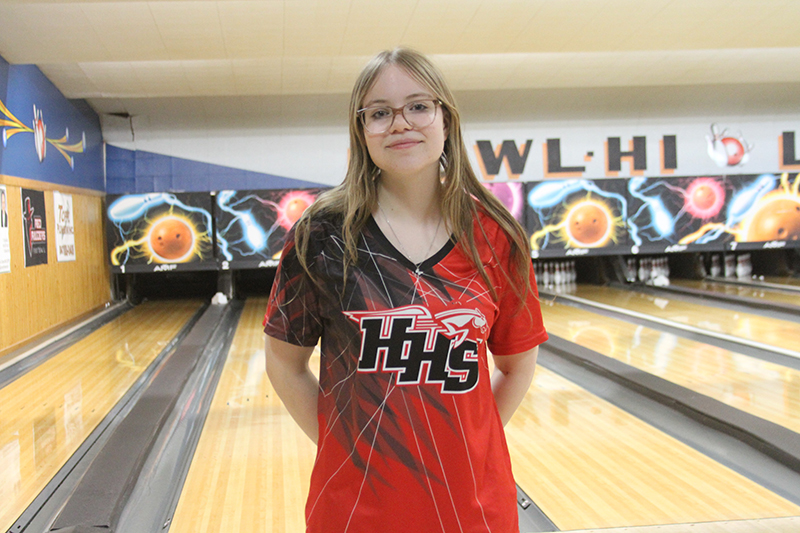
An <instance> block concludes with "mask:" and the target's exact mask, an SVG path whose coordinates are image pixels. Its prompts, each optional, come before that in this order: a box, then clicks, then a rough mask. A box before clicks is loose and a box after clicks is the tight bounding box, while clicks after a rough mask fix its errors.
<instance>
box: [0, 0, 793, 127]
mask: <svg viewBox="0 0 800 533" xmlns="http://www.w3.org/2000/svg"><path fill="white" fill-rule="evenodd" d="M0 24H1V25H2V30H1V31H0V56H2V57H3V58H5V59H6V60H7V61H8V62H10V63H12V64H36V65H38V66H39V68H40V69H41V70H42V72H44V74H45V75H46V76H47V77H48V78H49V79H50V80H51V81H52V82H53V83H54V84H55V85H56V86H57V87H58V88H59V89H60V90H61V91H62V92H63V93H64V94H65V95H66V96H67V97H68V98H85V99H87V101H88V102H89V104H90V105H91V106H92V107H93V108H94V109H95V110H96V111H98V112H99V113H101V114H110V113H119V114H130V115H137V116H141V115H145V116H152V117H155V116H158V117H161V118H160V120H161V121H162V124H164V125H165V126H164V127H168V126H167V125H168V124H173V125H174V124H175V121H183V122H185V123H187V124H189V123H194V124H195V125H197V124H200V125H201V126H202V124H203V123H208V122H214V121H219V120H222V121H225V122H226V123H228V124H232V125H233V124H243V125H245V126H246V125H247V124H248V123H251V122H253V121H254V119H257V120H258V121H261V122H262V123H263V121H265V120H266V121H268V122H269V121H274V123H275V124H276V125H280V124H286V123H289V124H298V123H299V124H302V123H303V122H304V121H305V122H313V121H314V120H322V121H323V122H325V121H326V120H330V121H331V122H333V121H338V120H341V119H342V118H343V117H344V112H345V107H346V105H345V102H346V101H347V95H348V93H349V91H350V89H351V87H352V84H353V81H354V79H355V77H356V75H357V74H358V72H359V70H360V69H361V67H362V66H363V65H364V63H365V62H366V61H367V60H368V58H369V57H370V56H371V55H373V54H374V53H376V52H377V51H380V50H382V49H385V48H390V47H394V46H397V45H401V44H402V45H408V46H411V47H414V48H416V49H418V50H421V51H423V52H425V53H427V54H429V55H431V56H432V57H433V58H434V60H435V61H436V62H437V63H438V64H439V65H440V67H441V68H442V70H443V71H444V72H445V74H446V76H447V78H448V79H449V81H450V83H451V85H452V87H453V89H454V90H455V91H456V92H457V93H458V94H459V98H461V95H463V99H464V102H466V103H467V104H466V106H465V107H466V109H468V110H470V111H471V112H472V113H473V115H474V117H475V119H476V120H489V119H491V118H493V117H500V118H509V117H510V118H513V117H514V116H516V114H517V113H518V112H520V110H521V109H523V110H524V111H525V112H526V116H536V117H541V118H556V117H564V116H565V113H566V114H567V115H569V114H570V113H572V114H579V113H584V114H586V113H588V114H593V115H603V114H604V113H608V114H609V115H612V116H619V114H620V113H621V112H622V111H624V110H629V111H630V112H634V113H638V114H642V113H644V114H648V113H649V114H652V113H658V112H659V111H658V110H659V106H661V107H663V108H664V109H669V110H671V113H673V114H675V113H677V114H680V113H683V112H685V113H696V112H697V109H698V108H699V107H698V106H706V107H704V108H703V109H708V106H710V107H711V108H712V110H713V109H715V108H718V109H720V110H721V111H725V110H728V111H736V110H737V109H738V110H744V111H745V112H746V110H756V111H757V112H764V111H765V110H766V111H767V112H769V111H770V110H772V111H776V110H777V111H781V110H787V109H788V110H792V109H793V110H796V109H800V107H798V105H800V96H798V95H799V94H800V1H798V0H748V1H745V0H391V1H390V0H220V1H200V0H173V1H149V2H144V1H133V0H116V1H114V0H112V1H102V2H101V1H73V0H50V1H48V2H39V1H23V0H16V1H15V0H3V1H2V2H0ZM462 106H464V104H463V103H462ZM631 110H633V111H631ZM623 114H624V113H623ZM550 115H552V116H550ZM254 117H255V118H254Z"/></svg>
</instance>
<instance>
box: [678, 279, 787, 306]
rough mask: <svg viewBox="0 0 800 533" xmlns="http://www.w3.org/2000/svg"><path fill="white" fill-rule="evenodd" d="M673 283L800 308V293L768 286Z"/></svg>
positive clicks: (684, 281)
mask: <svg viewBox="0 0 800 533" xmlns="http://www.w3.org/2000/svg"><path fill="white" fill-rule="evenodd" d="M671 283H672V285H675V286H678V287H686V288H689V289H699V290H703V291H708V292H714V293H718V294H725V295H728V296H742V297H745V298H752V299H754V300H761V301H763V302H765V303H769V302H777V303H781V304H787V305H793V306H795V307H797V308H799V309H800V294H799V293H795V294H789V293H786V292H780V291H777V290H774V289H771V288H768V287H758V286H755V287H753V286H746V285H735V284H732V283H720V282H718V281H704V280H688V279H679V280H673V281H672V282H671Z"/></svg>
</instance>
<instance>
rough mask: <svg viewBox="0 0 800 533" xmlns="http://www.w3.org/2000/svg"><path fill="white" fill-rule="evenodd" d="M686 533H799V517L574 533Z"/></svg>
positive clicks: (584, 530)
mask: <svg viewBox="0 0 800 533" xmlns="http://www.w3.org/2000/svg"><path fill="white" fill-rule="evenodd" d="M687 531H690V532H691V533H797V532H798V531H800V517H797V516H792V517H789V518H762V519H760V520H736V521H725V522H704V523H698V524H675V525H670V526H643V527H621V528H613V529H582V530H581V531H576V532H575V533H687Z"/></svg>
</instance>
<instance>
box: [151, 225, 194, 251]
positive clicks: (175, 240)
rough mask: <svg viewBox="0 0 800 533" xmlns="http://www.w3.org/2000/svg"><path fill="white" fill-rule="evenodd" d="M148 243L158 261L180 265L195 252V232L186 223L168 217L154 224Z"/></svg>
mask: <svg viewBox="0 0 800 533" xmlns="http://www.w3.org/2000/svg"><path fill="white" fill-rule="evenodd" d="M148 242H149V244H150V249H151V250H152V252H153V255H154V256H155V258H156V259H158V260H160V261H163V262H166V263H180V262H182V261H185V260H186V259H188V258H189V256H190V255H191V253H192V251H193V250H194V232H193V231H192V228H190V227H189V224H187V223H186V221H184V220H181V219H180V218H178V217H174V216H168V217H164V218H162V219H160V220H159V221H157V222H155V223H154V224H153V227H152V228H151V229H150V238H149V239H148Z"/></svg>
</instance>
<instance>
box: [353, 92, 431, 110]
mask: <svg viewBox="0 0 800 533" xmlns="http://www.w3.org/2000/svg"><path fill="white" fill-rule="evenodd" d="M419 98H433V96H432V95H431V94H430V93H413V94H409V95H408V96H406V102H411V101H414V100H417V99H419ZM375 104H380V105H388V104H389V100H387V99H385V98H376V99H374V100H370V101H369V102H367V103H366V104H364V107H365V108H366V107H372V106H374V105H375Z"/></svg>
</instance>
